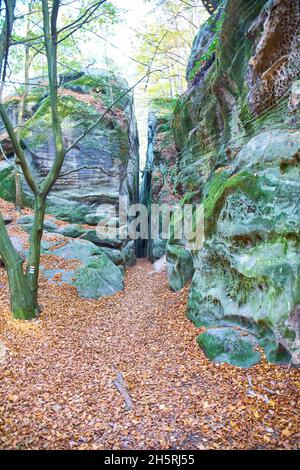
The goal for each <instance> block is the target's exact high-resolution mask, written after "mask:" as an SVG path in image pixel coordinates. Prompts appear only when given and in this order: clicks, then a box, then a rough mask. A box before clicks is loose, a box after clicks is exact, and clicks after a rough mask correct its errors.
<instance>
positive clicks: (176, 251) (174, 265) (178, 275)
mask: <svg viewBox="0 0 300 470" xmlns="http://www.w3.org/2000/svg"><path fill="white" fill-rule="evenodd" d="M167 265H168V280H169V285H170V288H171V289H172V290H173V291H175V292H176V291H178V290H180V289H182V288H183V287H184V286H185V284H186V283H187V282H188V281H189V280H191V279H192V277H193V274H194V265H193V258H192V255H191V253H190V252H189V251H188V250H187V249H186V248H184V247H183V246H180V245H171V244H169V245H168V249H167Z"/></svg>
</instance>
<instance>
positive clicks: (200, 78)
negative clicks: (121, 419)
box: [172, 0, 300, 366]
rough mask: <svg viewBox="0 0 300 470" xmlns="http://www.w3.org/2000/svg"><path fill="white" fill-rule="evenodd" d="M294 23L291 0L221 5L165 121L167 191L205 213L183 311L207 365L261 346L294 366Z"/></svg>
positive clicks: (299, 309) (298, 221)
mask: <svg viewBox="0 0 300 470" xmlns="http://www.w3.org/2000/svg"><path fill="white" fill-rule="evenodd" d="M299 20H300V1H299V0H294V1H289V0H271V1H265V0H253V1H251V2H249V1H248V0H227V1H224V2H221V5H220V7H219V9H218V10H217V11H216V12H215V13H214V14H213V15H212V16H211V17H210V18H209V20H208V22H207V23H206V24H205V25H204V26H203V27H202V28H201V29H200V31H199V33H198V35H197V37H196V38H195V41H194V45H193V50H192V53H191V58H190V62H189V65H188V69H187V78H188V82H189V86H188V90H187V91H186V93H185V94H184V95H183V96H182V97H181V98H180V99H179V100H178V102H177V105H176V108H175V112H174V116H173V121H172V122H173V124H172V125H173V132H174V138H175V144H176V150H177V162H176V167H177V170H176V178H175V182H174V185H175V191H176V192H177V193H178V194H180V195H181V197H182V198H185V200H188V201H193V202H201V203H203V205H204V209H205V245H204V247H203V249H202V250H200V251H198V252H195V253H193V263H194V268H195V274H194V276H193V280H192V285H191V289H190V296H189V303H188V312H187V313H188V316H189V318H190V319H191V320H192V321H193V322H194V323H195V325H196V326H197V327H202V326H204V327H207V328H208V329H207V331H206V332H205V333H203V334H202V335H200V336H199V340H198V341H199V344H200V346H201V347H202V348H203V349H204V351H205V352H206V354H207V355H208V357H210V358H211V359H215V360H218V361H226V362H231V363H234V364H235V365H241V366H245V365H252V364H253V363H255V362H258V361H259V359H260V354H259V353H258V354H256V353H255V354H254V353H251V358H252V359H251V360H250V361H249V360H248V359H249V354H248V352H249V350H250V349H251V348H252V349H251V350H253V351H254V349H255V345H258V344H259V345H260V346H261V347H263V349H264V352H265V354H266V357H267V359H268V360H269V361H271V362H290V361H292V362H293V363H294V364H295V365H299V364H300V316H299V315H300V173H299V162H300V127H299V116H300V93H299V91H300V85H299V84H300V82H299V81H298V80H299V78H300V56H299V53H300V27H299V25H300V21H299ZM177 256H178V257H179V260H178V263H180V254H179V253H178V255H177ZM238 331H241V332H242V333H243V334H242V335H239V334H237V332H238ZM246 335H247V336H246ZM251 345H252V346H251ZM250 346H251V347H250ZM249 348H250V349H249ZM247 351H248V352H247Z"/></svg>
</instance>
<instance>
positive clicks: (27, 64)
mask: <svg viewBox="0 0 300 470" xmlns="http://www.w3.org/2000/svg"><path fill="white" fill-rule="evenodd" d="M31 12H32V2H30V4H29V7H28V15H27V23H26V37H28V36H29V33H30V14H31ZM30 62H31V61H30V47H29V46H28V45H27V44H25V63H24V83H25V85H24V86H25V90H24V93H23V95H22V96H21V99H20V103H19V112H18V123H17V124H18V128H17V132H16V134H17V139H18V141H19V142H20V140H21V132H22V125H23V123H24V119H25V108H26V98H27V96H28V93H29V68H30ZM15 164H16V168H17V169H16V170H15V185H16V203H15V205H16V209H17V210H21V209H22V208H23V192H22V185H21V175H20V171H21V169H20V162H19V160H18V158H17V156H15ZM18 170H19V171H18Z"/></svg>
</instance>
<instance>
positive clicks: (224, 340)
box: [197, 328, 261, 368]
mask: <svg viewBox="0 0 300 470" xmlns="http://www.w3.org/2000/svg"><path fill="white" fill-rule="evenodd" d="M197 343H198V344H199V346H200V347H201V348H202V349H203V351H204V353H205V355H206V356H207V358H208V359H210V360H212V361H214V362H217V363H223V362H225V363H227V364H231V365H233V366H237V367H243V368H247V367H252V366H254V365H255V364H258V363H259V362H260V359H261V356H260V353H259V352H258V351H256V350H255V349H256V348H257V347H258V343H257V341H256V339H255V338H254V336H251V335H249V334H245V333H243V332H241V331H238V330H234V329H232V328H218V329H210V330H208V331H206V332H205V333H201V334H200V335H199V336H198V338H197Z"/></svg>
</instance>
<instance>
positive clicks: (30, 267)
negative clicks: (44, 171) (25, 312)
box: [26, 196, 46, 298]
mask: <svg viewBox="0 0 300 470" xmlns="http://www.w3.org/2000/svg"><path fill="white" fill-rule="evenodd" d="M45 212H46V199H45V197H41V196H37V197H36V202H35V214H34V221H33V227H32V230H31V234H30V238H29V256H28V263H27V269H26V274H27V279H28V282H29V286H30V290H31V292H32V294H33V296H34V297H35V298H37V294H38V282H39V271H40V258H41V240H42V236H43V230H44V218H45Z"/></svg>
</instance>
